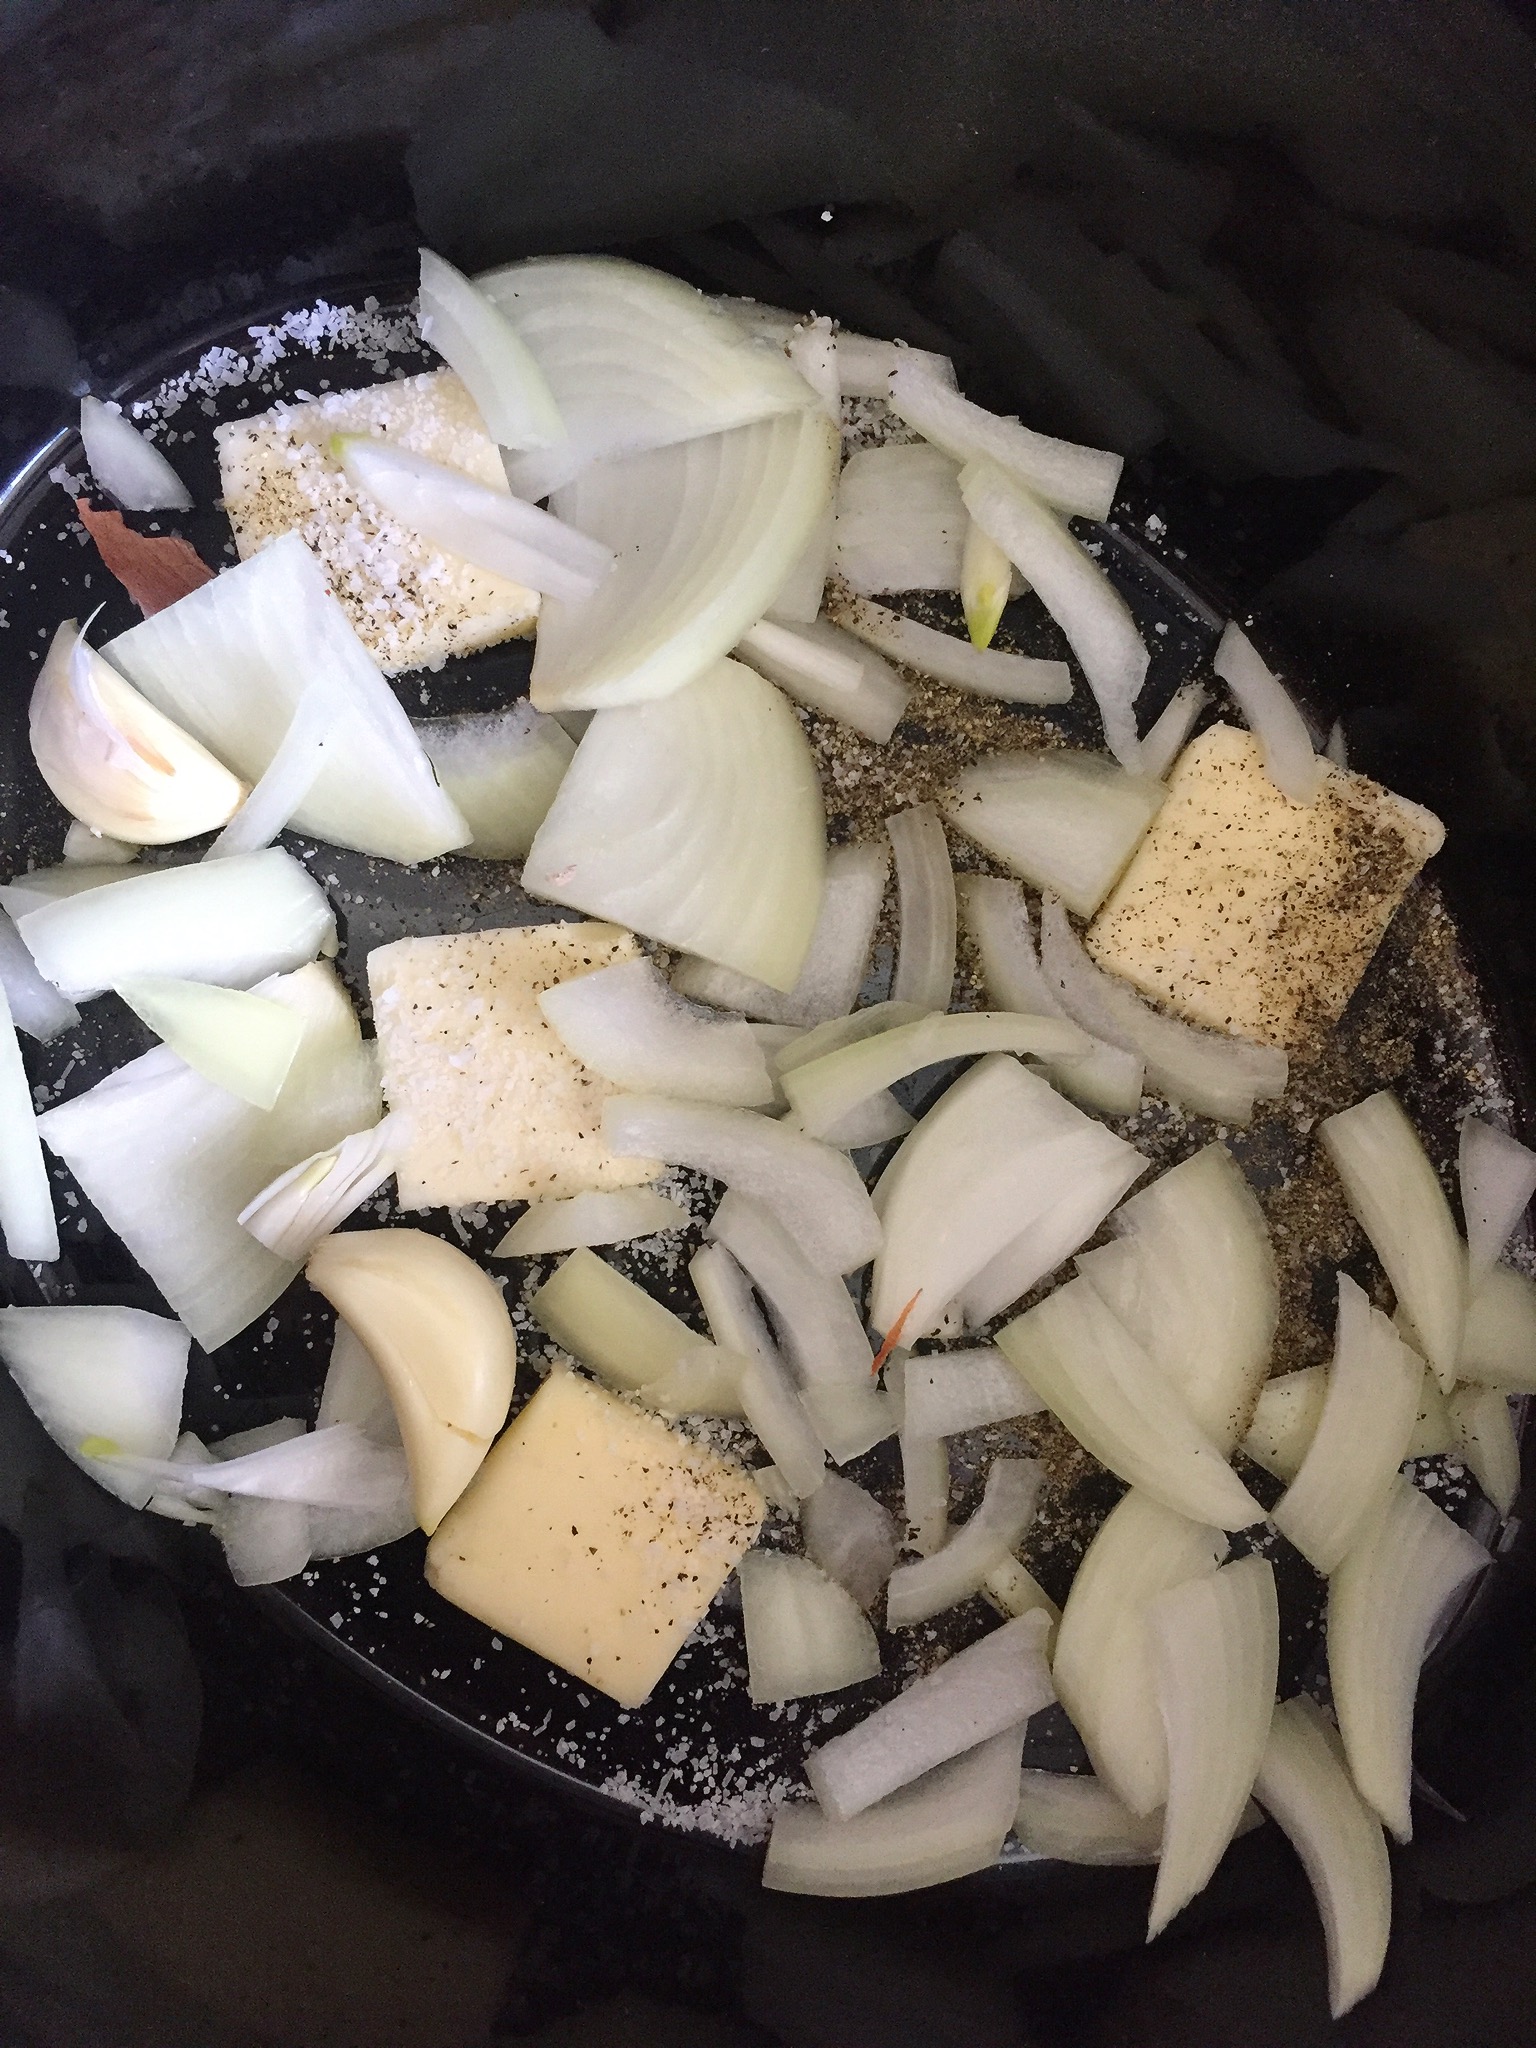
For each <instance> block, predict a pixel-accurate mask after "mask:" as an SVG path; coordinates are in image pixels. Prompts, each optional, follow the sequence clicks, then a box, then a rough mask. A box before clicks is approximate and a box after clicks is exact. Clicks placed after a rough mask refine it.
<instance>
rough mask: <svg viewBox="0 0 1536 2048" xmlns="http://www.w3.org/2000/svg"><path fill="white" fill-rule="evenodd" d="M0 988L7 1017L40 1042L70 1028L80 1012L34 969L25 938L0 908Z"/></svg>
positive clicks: (74, 1023) (45, 1042) (18, 1028)
mask: <svg viewBox="0 0 1536 2048" xmlns="http://www.w3.org/2000/svg"><path fill="white" fill-rule="evenodd" d="M0 989H3V990H4V991H5V999H6V1002H7V1004H8V1005H9V1007H10V1013H11V1021H12V1023H13V1024H14V1025H15V1026H16V1029H17V1030H18V1031H25V1032H26V1034H27V1036H28V1037H29V1038H35V1039H37V1040H38V1042H39V1043H40V1044H42V1045H46V1044H47V1043H48V1041H49V1039H51V1038H57V1037H58V1035H59V1033H60V1032H61V1031H69V1030H72V1029H73V1028H74V1026H75V1025H76V1024H78V1023H79V1022H80V1012H79V1011H78V1010H77V1009H76V1008H75V1006H74V1004H73V1003H72V1002H70V1001H69V999H68V998H67V997H65V996H61V995H60V994H59V991H58V990H57V989H56V988H55V987H54V985H53V983H52V982H51V981H45V980H44V979H43V977H42V975H41V974H39V973H38V971H37V962H36V961H35V960H34V959H33V958H32V955H31V954H30V953H29V952H28V951H27V947H26V942H25V941H24V940H23V938H22V936H21V934H20V932H18V931H17V929H16V927H15V925H14V924H13V923H12V922H11V919H10V917H9V916H8V915H7V913H6V912H5V911H3V910H0Z"/></svg>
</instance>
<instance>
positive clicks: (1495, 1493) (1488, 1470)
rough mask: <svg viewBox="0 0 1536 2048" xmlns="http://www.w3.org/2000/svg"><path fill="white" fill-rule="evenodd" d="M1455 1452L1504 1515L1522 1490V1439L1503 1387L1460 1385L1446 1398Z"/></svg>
mask: <svg viewBox="0 0 1536 2048" xmlns="http://www.w3.org/2000/svg"><path fill="white" fill-rule="evenodd" d="M1446 1407H1447V1409H1448V1410H1449V1411H1450V1418H1451V1428H1452V1431H1453V1433H1454V1449H1455V1451H1456V1455H1457V1456H1458V1457H1459V1458H1460V1459H1461V1462H1462V1463H1463V1464H1464V1465H1465V1466H1466V1468H1467V1470H1468V1471H1469V1472H1470V1473H1471V1474H1472V1477H1473V1478H1474V1479H1475V1480H1476V1481H1477V1483H1478V1485H1479V1486H1480V1487H1481V1488H1482V1489H1483V1491H1484V1493H1485V1494H1487V1496H1488V1498H1489V1499H1490V1500H1491V1501H1492V1502H1493V1504H1494V1506H1495V1507H1496V1508H1497V1509H1498V1511H1499V1513H1500V1514H1501V1515H1507V1514H1508V1513H1509V1511H1510V1509H1511V1508H1512V1507H1513V1506H1514V1504H1515V1496H1516V1494H1517V1493H1518V1492H1519V1491H1520V1439H1519V1437H1518V1436H1516V1434H1515V1423H1514V1417H1513V1416H1512V1415H1511V1414H1510V1412H1509V1396H1508V1395H1507V1394H1506V1393H1505V1392H1504V1390H1503V1388H1502V1387H1471V1386H1460V1387H1457V1388H1456V1389H1455V1390H1454V1392H1452V1393H1451V1394H1450V1395H1449V1396H1448V1398H1447V1401H1446Z"/></svg>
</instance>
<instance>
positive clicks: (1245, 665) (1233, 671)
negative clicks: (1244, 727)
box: [1211, 619, 1327, 804]
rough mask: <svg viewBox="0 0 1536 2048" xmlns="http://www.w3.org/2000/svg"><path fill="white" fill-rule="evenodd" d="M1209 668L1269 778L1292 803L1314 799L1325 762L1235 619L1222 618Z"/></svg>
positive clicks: (1304, 722) (1304, 726) (1309, 801)
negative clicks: (1242, 722)
mask: <svg viewBox="0 0 1536 2048" xmlns="http://www.w3.org/2000/svg"><path fill="white" fill-rule="evenodd" d="M1211 666H1212V668H1214V669H1215V671H1216V673H1217V675H1219V676H1220V677H1221V679H1222V681H1223V682H1224V683H1225V684H1226V686H1227V688H1228V689H1229V690H1230V691H1231V692H1232V695H1233V696H1234V697H1235V698H1236V699H1237V704H1238V709H1239V710H1240V711H1241V712H1242V714H1243V716H1244V718H1245V719H1247V721H1248V725H1249V728H1250V730H1251V731H1252V732H1253V734H1254V737H1255V738H1256V739H1257V740H1258V743H1259V746H1260V748H1261V750H1262V751H1263V755H1264V766H1265V768H1266V769H1267V770H1268V772H1269V779H1270V781H1271V782H1272V783H1274V785H1275V787H1276V788H1277V789H1278V790H1279V791H1280V793H1281V794H1282V796H1288V797H1289V798H1290V799H1291V802H1292V803H1295V804H1311V803H1316V801H1317V794H1318V791H1319V790H1320V789H1321V788H1322V782H1323V775H1324V772H1325V770H1326V767H1327V763H1326V762H1324V761H1322V760H1320V759H1319V758H1318V755H1317V751H1316V749H1315V748H1314V747H1313V745H1312V735H1311V734H1310V733H1309V732H1308V731H1307V726H1306V720H1305V719H1304V718H1303V717H1302V715H1301V713H1300V712H1299V711H1298V710H1297V709H1296V706H1295V704H1294V703H1293V702H1292V701H1291V697H1290V694H1289V692H1288V691H1287V690H1286V688H1285V685H1284V684H1283V683H1282V682H1281V681H1280V680H1279V678H1278V677H1276V676H1275V675H1274V674H1273V673H1272V672H1271V671H1270V669H1269V668H1268V667H1266V665H1265V663H1264V662H1263V661H1262V660H1261V659H1260V657H1259V654H1258V651H1257V649H1256V648H1255V647H1254V645H1253V642H1252V641H1251V640H1250V639H1249V638H1248V636H1247V634H1246V633H1244V632H1243V631H1242V630H1241V628H1240V627H1239V626H1238V623H1237V621H1236V620H1235V619H1229V620H1228V621H1227V625H1226V630H1225V632H1224V633H1223V634H1222V636H1221V645H1220V646H1219V647H1218V648H1217V649H1216V652H1215V654H1214V655H1213V656H1212V657H1211Z"/></svg>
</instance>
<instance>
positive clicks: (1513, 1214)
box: [1457, 1116, 1536, 1288]
mask: <svg viewBox="0 0 1536 2048" xmlns="http://www.w3.org/2000/svg"><path fill="white" fill-rule="evenodd" d="M1457 1178H1458V1179H1459V1181H1460V1183H1461V1211H1462V1215H1463V1216H1464V1217H1465V1218H1466V1224H1467V1258H1468V1264H1469V1266H1470V1268H1471V1275H1472V1285H1473V1287H1474V1288H1476V1286H1477V1283H1478V1282H1479V1281H1480V1280H1481V1279H1482V1277H1483V1275H1484V1274H1485V1273H1489V1272H1492V1270H1493V1268H1494V1267H1495V1266H1496V1265H1497V1264H1498V1262H1499V1257H1500V1254H1501V1253H1502V1252H1503V1250H1504V1247H1505V1245H1507V1244H1508V1243H1509V1240H1510V1238H1511V1237H1512V1236H1513V1234H1514V1229H1515V1225H1516V1224H1517V1223H1518V1222H1519V1221H1520V1218H1521V1217H1522V1216H1523V1215H1524V1214H1525V1211H1526V1208H1527V1206H1528V1205H1529V1203H1530V1199H1531V1196H1532V1195H1533V1194H1536V1152H1533V1151H1532V1150H1531V1149H1530V1147H1529V1146H1528V1145H1522V1144H1521V1143H1520V1141H1519V1139H1518V1138H1511V1137H1510V1136H1509V1135H1508V1133H1507V1132H1504V1131H1501V1130H1497V1129H1496V1128H1495V1127H1494V1126H1493V1125H1492V1124H1490V1123H1485V1122H1484V1121H1483V1119H1482V1118H1481V1117H1476V1116H1469V1117H1468V1118H1467V1119H1466V1120H1465V1122H1464V1123H1463V1124H1462V1127H1461V1151H1460V1156H1459V1158H1458V1161H1457Z"/></svg>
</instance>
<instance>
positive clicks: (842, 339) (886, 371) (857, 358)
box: [837, 327, 955, 399]
mask: <svg viewBox="0 0 1536 2048" xmlns="http://www.w3.org/2000/svg"><path fill="white" fill-rule="evenodd" d="M903 367H908V368H911V369H921V370H923V371H924V372H925V373H926V374H927V375H928V376H930V377H932V378H933V379H934V381H935V382H936V383H938V384H941V385H947V386H948V388H949V389H950V390H951V391H953V389H954V388H955V366H954V364H953V363H952V362H951V361H950V360H949V357H948V356H941V355H936V354H935V353H934V352H933V351H932V350H931V349H926V348H909V347H908V346H907V344H906V343H905V342H904V341H879V340H877V339H876V338H875V336H874V335H872V334H854V333H851V332H850V331H849V330H848V329H847V328H846V327H845V328H843V329H842V330H841V331H840V333H839V334H838V337H837V372H838V377H839V380H840V382H841V384H842V389H843V396H844V397H845V398H887V399H888V398H889V397H890V391H891V372H892V371H893V370H897V369H901V368H903Z"/></svg>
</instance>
